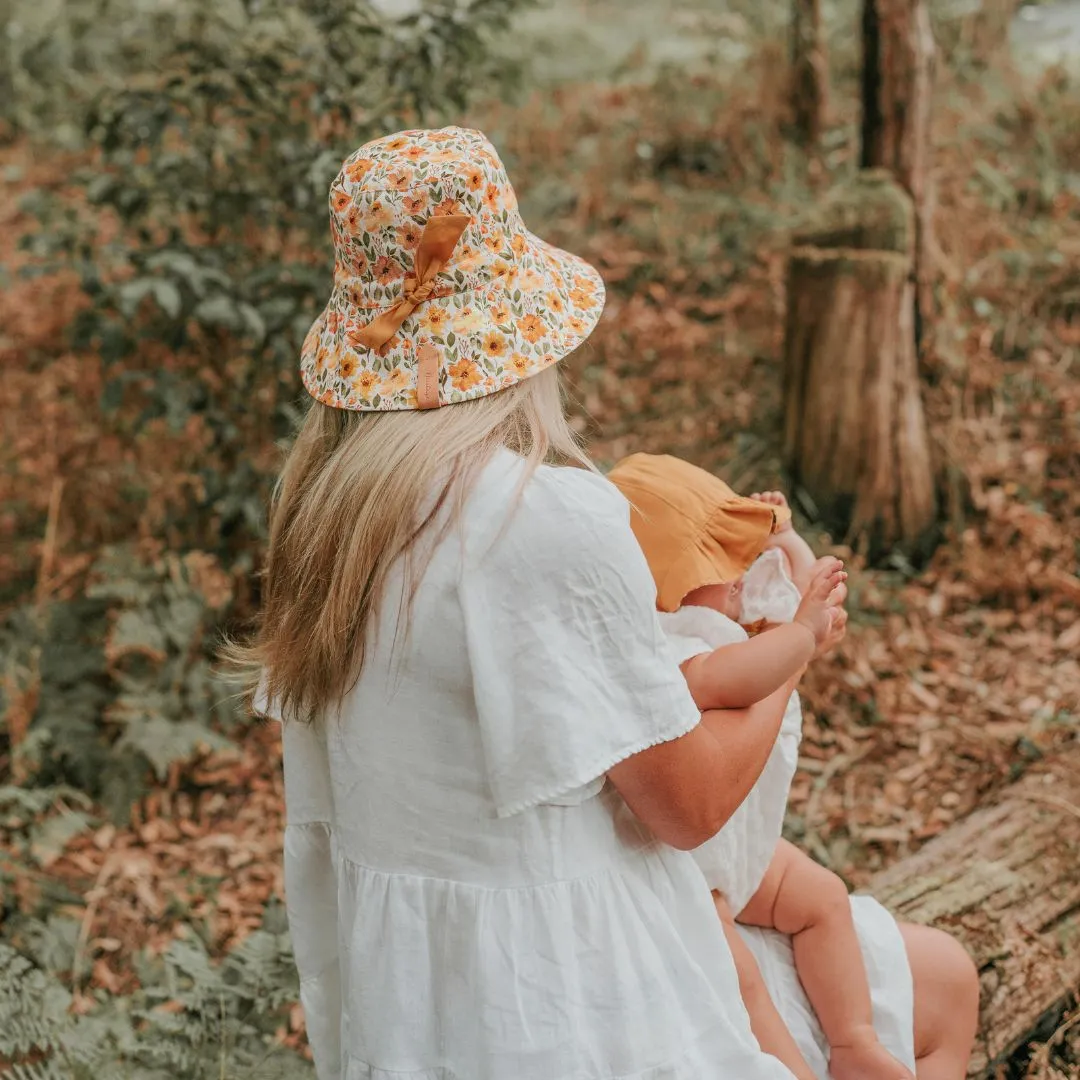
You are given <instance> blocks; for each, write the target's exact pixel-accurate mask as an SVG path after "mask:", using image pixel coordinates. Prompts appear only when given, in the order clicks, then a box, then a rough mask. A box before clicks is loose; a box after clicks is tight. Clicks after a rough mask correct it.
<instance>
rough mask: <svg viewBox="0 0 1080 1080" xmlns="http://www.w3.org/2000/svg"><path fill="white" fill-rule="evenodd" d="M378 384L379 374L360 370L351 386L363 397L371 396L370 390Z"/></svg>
mask: <svg viewBox="0 0 1080 1080" xmlns="http://www.w3.org/2000/svg"><path fill="white" fill-rule="evenodd" d="M378 385H379V376H378V375H376V374H375V372H374V371H361V372H360V374H359V375H357V376H356V378H355V379H353V386H355V387H356V389H357V390H359V391H360V393H361V394H362V395H363V396H364V397H371V392H372V391H373V390H374V389H375V387H376V386H378Z"/></svg>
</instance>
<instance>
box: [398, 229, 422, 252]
mask: <svg viewBox="0 0 1080 1080" xmlns="http://www.w3.org/2000/svg"><path fill="white" fill-rule="evenodd" d="M421 232H422V230H421V228H420V226H419V225H414V224H413V223H411V222H410V223H409V224H408V225H403V226H402V227H401V228H400V229H398V231H397V236H398V243H400V244H401V246H402V247H403V248H404V249H405V250H406V251H413V250H415V249H416V248H417V247H418V246H419V244H420V236H421Z"/></svg>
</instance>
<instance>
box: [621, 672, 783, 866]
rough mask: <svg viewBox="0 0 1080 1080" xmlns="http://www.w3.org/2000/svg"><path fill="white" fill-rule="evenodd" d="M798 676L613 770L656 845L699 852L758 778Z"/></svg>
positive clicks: (706, 715)
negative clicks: (762, 697)
mask: <svg viewBox="0 0 1080 1080" xmlns="http://www.w3.org/2000/svg"><path fill="white" fill-rule="evenodd" d="M801 676H802V669H800V670H799V671H798V672H797V673H796V674H794V675H792V676H791V677H790V678H789V679H787V680H786V681H785V682H784V683H783V685H782V686H780V688H779V689H777V690H776V691H775V692H774V693H772V694H770V695H769V696H768V697H767V698H765V699H764V700H763V701H759V702H758V703H757V704H756V705H752V706H751V707H750V708H748V709H724V710H715V711H710V712H706V713H704V714H703V715H702V717H701V723H700V724H698V725H697V727H695V728H693V729H692V730H691V731H689V732H687V734H685V735H683V736H682V737H681V738H678V739H673V740H672V741H670V742H663V743H659V744H658V745H656V746H652V747H650V748H649V749H647V750H642V751H641V752H640V753H638V754H634V755H633V756H632V757H629V758H627V759H626V760H625V761H621V762H619V763H618V764H617V765H614V766H612V767H611V768H610V769H609V770H608V778H609V779H610V780H611V782H612V784H614V785H615V787H616V789H617V790H618V791H619V794H620V795H622V797H623V798H624V799H625V800H626V802H627V805H628V806H629V807H630V809H631V810H632V811H633V812H634V815H635V816H636V817H637V818H638V819H639V820H640V821H642V822H643V823H644V824H645V825H647V826H648V827H649V828H650V829H651V830H652V831H653V832H654V833H655V834H656V836H657V837H658V838H659V839H660V840H663V841H664V843H667V844H671V846H672V847H677V848H682V849H684V850H689V849H690V848H695V847H698V846H699V845H701V844H703V843H705V841H706V840H708V839H709V838H710V837H712V836H715V835H716V834H717V833H718V832H719V831H720V829H721V828H723V826H724V824H725V823H726V822H727V820H728V818H730V817H731V815H732V814H733V813H734V812H735V810H736V809H737V808H738V806H739V804H740V803H741V802H742V801H743V799H745V798H746V796H747V795H748V794H749V793H750V789H751V788H752V787H753V786H754V784H755V782H756V781H757V778H758V777H759V776H760V775H761V770H762V769H764V768H765V763H766V762H767V761H768V760H769V754H770V753H771V752H772V748H773V744H774V743H775V742H776V737H777V735H778V734H779V733H780V723H781V721H782V720H783V718H784V710H785V708H786V707H787V702H788V698H789V697H790V696H791V693H792V691H793V690H794V689H795V687H796V686H797V685H798V682H799V679H800V677H801Z"/></svg>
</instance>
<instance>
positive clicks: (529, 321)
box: [517, 315, 548, 345]
mask: <svg viewBox="0 0 1080 1080" xmlns="http://www.w3.org/2000/svg"><path fill="white" fill-rule="evenodd" d="M517 327H518V329H519V330H520V331H521V334H522V337H524V338H525V340H526V341H529V342H531V343H532V344H534V345H535V344H536V343H537V342H538V341H539V340H540V339H541V338H542V337H544V336H545V335H546V334H547V332H548V328H547V327H546V326H545V325H544V323H543V321H542V320H541V319H540V316H539V315H525V316H524V317H523V318H520V319H518V321H517Z"/></svg>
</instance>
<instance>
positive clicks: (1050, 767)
mask: <svg viewBox="0 0 1080 1080" xmlns="http://www.w3.org/2000/svg"><path fill="white" fill-rule="evenodd" d="M867 891H868V892H870V893H871V894H872V895H873V896H875V897H876V898H877V899H878V900H880V901H881V902H882V903H883V904H884V905H885V906H886V907H887V908H889V909H890V910H891V911H892V912H893V913H894V914H895V915H896V916H897V917H898V918H901V919H906V920H908V921H910V922H917V923H926V924H929V925H934V926H938V927H940V928H941V929H942V930H947V931H948V932H949V933H951V934H954V935H955V936H956V937H957V938H959V939H960V941H961V942H963V944H964V945H965V946H966V948H967V949H968V951H969V952H970V953H971V955H972V957H973V958H974V960H975V963H976V964H977V965H978V967H979V973H980V981H981V984H982V995H981V997H982V1001H981V1006H982V1007H981V1019H980V1024H979V1036H978V1040H977V1043H976V1048H975V1053H974V1055H973V1057H972V1061H971V1068H970V1069H969V1072H968V1075H969V1076H970V1077H980V1078H989V1077H993V1076H998V1075H1001V1073H1000V1072H999V1071H998V1070H999V1069H1000V1067H1001V1066H1003V1064H1004V1062H1005V1061H1007V1059H1008V1058H1009V1057H1010V1056H1011V1055H1012V1054H1013V1053H1014V1052H1015V1051H1016V1050H1018V1049H1020V1048H1021V1047H1023V1046H1024V1045H1025V1044H1027V1043H1029V1042H1030V1041H1032V1040H1033V1039H1037V1038H1046V1037H1047V1036H1049V1035H1050V1034H1052V1033H1053V1031H1054V1027H1055V1025H1056V1024H1057V1022H1058V1020H1059V1019H1060V1017H1061V1014H1062V1011H1063V1008H1064V1007H1065V1006H1066V1005H1067V1003H1068V1002H1069V1001H1070V1000H1071V999H1074V998H1075V996H1076V995H1077V993H1078V992H1080V750H1072V751H1070V752H1068V753H1066V754H1064V755H1062V756H1061V757H1059V758H1057V759H1056V760H1051V761H1049V762H1044V763H1043V764H1042V765H1040V766H1038V767H1037V768H1035V769H1034V770H1033V771H1032V772H1031V773H1029V774H1028V775H1027V776H1025V777H1024V778H1023V779H1022V780H1019V781H1017V783H1015V784H1013V785H1012V786H1011V787H1009V788H1007V789H1006V790H1005V791H1004V792H1003V793H1002V794H1001V796H1000V797H999V798H998V800H997V801H996V802H995V803H994V804H993V805H991V806H987V807H984V808H983V809H981V810H977V811H976V812H975V813H974V814H972V815H971V816H970V817H968V818H966V819H965V820H964V821H961V822H959V823H958V824H956V825H953V826H952V827H951V828H950V829H948V830H947V831H946V832H944V833H942V834H941V835H940V836H938V837H936V838H935V839H934V840H931V841H930V843H928V844H927V845H926V846H925V847H923V848H921V849H920V850H919V851H918V852H916V853H915V854H914V855H909V856H908V857H907V858H905V859H901V860H900V862H898V863H895V864H894V865H893V866H891V867H890V868H889V869H887V870H885V871H884V872H882V873H880V874H878V875H877V876H876V877H875V878H874V879H873V881H872V882H871V884H870V888H869V889H868V890H867Z"/></svg>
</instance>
